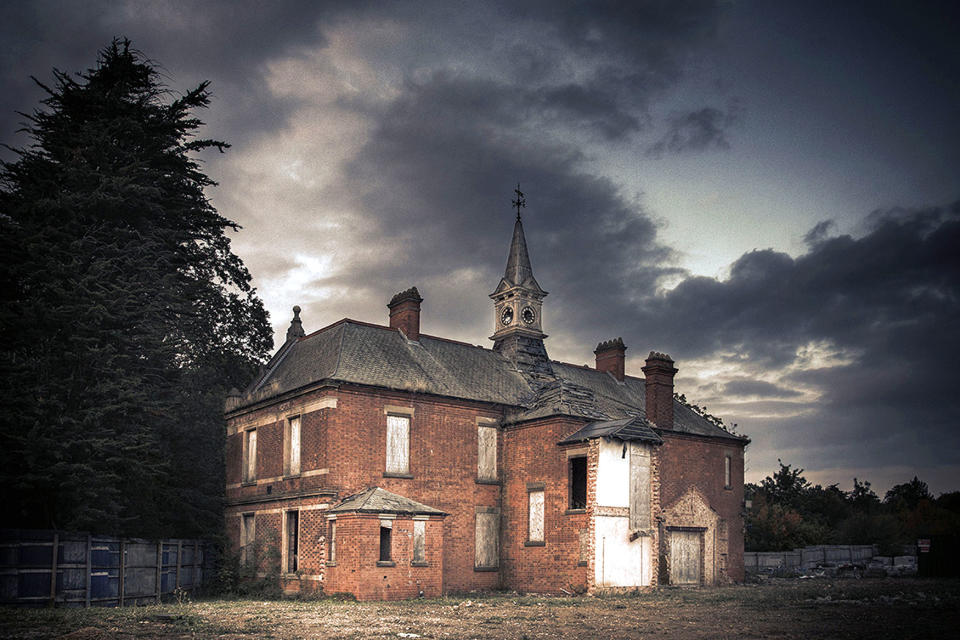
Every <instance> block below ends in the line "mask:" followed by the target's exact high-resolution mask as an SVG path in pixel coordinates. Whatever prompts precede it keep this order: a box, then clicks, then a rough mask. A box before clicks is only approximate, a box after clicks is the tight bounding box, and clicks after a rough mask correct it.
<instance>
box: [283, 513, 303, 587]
mask: <svg viewBox="0 0 960 640" xmlns="http://www.w3.org/2000/svg"><path fill="white" fill-rule="evenodd" d="M286 526H287V536H286V549H285V552H286V553H285V555H286V571H287V573H295V572H296V571H297V568H298V560H299V555H300V512H299V511H287V522H286Z"/></svg>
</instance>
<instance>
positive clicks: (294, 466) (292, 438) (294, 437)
mask: <svg viewBox="0 0 960 640" xmlns="http://www.w3.org/2000/svg"><path fill="white" fill-rule="evenodd" d="M299 474H300V416H294V417H293V418H290V419H289V420H287V425H286V429H284V432H283V475H285V476H295V475H299Z"/></svg>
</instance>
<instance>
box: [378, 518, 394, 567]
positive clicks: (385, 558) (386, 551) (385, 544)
mask: <svg viewBox="0 0 960 640" xmlns="http://www.w3.org/2000/svg"><path fill="white" fill-rule="evenodd" d="M392 537H393V522H391V521H390V520H381V521H380V562H384V563H390V564H392V563H393V560H392V559H391V557H390V547H391V538H392Z"/></svg>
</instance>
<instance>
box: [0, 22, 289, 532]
mask: <svg viewBox="0 0 960 640" xmlns="http://www.w3.org/2000/svg"><path fill="white" fill-rule="evenodd" d="M54 79H55V83H54V84H53V85H52V86H49V87H48V86H45V85H43V84H40V83H39V82H38V84H40V86H41V87H43V89H44V90H45V91H46V94H47V97H46V98H45V99H44V100H43V101H42V103H41V105H42V106H41V107H39V108H38V109H37V110H35V111H34V112H33V113H32V114H22V115H24V117H25V118H27V124H26V127H25V131H26V133H27V134H28V136H29V137H30V140H31V142H30V144H29V145H28V146H26V147H24V148H19V149H14V150H13V151H14V152H15V158H14V160H13V161H11V162H3V163H2V167H0V290H2V292H0V302H2V308H0V340H2V344H0V385H2V388H0V403H2V406H0V479H2V481H3V486H4V493H5V499H4V502H5V505H4V506H5V508H4V510H3V514H4V515H3V524H4V526H17V527H52V528H64V529H80V530H90V531H97V532H105V533H117V534H135V535H142V536H160V535H179V536H193V535H211V534H213V533H215V532H216V531H217V529H218V528H219V526H220V521H221V503H222V495H223V438H224V434H223V420H222V408H223V398H224V396H225V395H226V391H227V389H229V388H230V387H232V386H242V385H243V384H245V382H246V381H247V380H249V378H250V377H251V375H252V373H253V371H254V370H255V368H256V367H257V365H258V364H260V363H261V362H262V361H263V360H264V358H265V357H266V355H267V354H268V352H269V350H270V349H271V347H272V337H271V331H270V327H269V323H268V322H267V315H266V312H265V310H264V308H263V304H262V303H261V301H260V300H259V298H258V297H257V296H256V294H255V291H254V290H253V289H252V288H251V286H250V275H249V273H248V272H247V270H246V268H245V267H244V265H243V263H242V261H241V260H240V258H239V257H237V256H236V255H235V254H234V253H233V252H232V251H231V248H230V241H229V238H228V237H227V235H226V232H227V230H236V229H237V228H238V227H237V225H236V224H235V223H233V222H232V221H230V220H228V219H227V218H225V217H223V216H221V215H220V214H219V213H218V212H217V211H216V210H215V209H214V208H213V206H212V205H211V203H210V202H209V200H208V199H207V197H206V195H205V192H204V189H205V188H206V187H208V186H211V185H213V184H214V183H213V182H212V181H211V180H210V178H208V177H207V176H206V175H205V174H204V173H203V172H202V171H201V168H200V166H199V164H198V159H197V157H196V155H197V153H198V152H201V151H203V150H205V149H211V148H213V149H219V150H221V151H223V149H224V148H226V147H227V146H228V145H226V144H225V143H223V142H219V141H216V140H209V139H202V138H197V137H196V132H197V130H198V129H199V127H200V126H201V125H202V124H203V123H202V122H201V121H200V120H199V119H197V117H196V116H195V115H194V112H195V111H196V110H198V109H202V108H205V107H207V106H208V104H209V100H210V95H209V92H208V90H207V83H203V84H201V85H200V86H198V87H197V88H195V89H193V90H192V91H189V92H187V93H186V94H184V95H182V96H180V97H174V96H173V94H172V93H171V92H170V91H169V90H167V88H166V87H165V86H164V85H163V84H162V83H161V81H160V77H159V75H158V73H157V70H156V68H155V66H154V65H153V64H152V63H151V62H149V61H147V60H146V59H145V58H144V57H143V56H142V55H141V54H140V53H139V52H137V51H135V50H134V49H132V48H131V46H130V43H129V41H126V40H115V41H114V42H113V43H111V44H110V45H109V46H108V47H107V48H106V49H104V50H103V51H101V52H100V54H99V57H98V60H97V63H96V66H95V67H94V68H92V69H88V70H87V71H86V72H83V73H80V74H76V75H75V76H71V75H69V74H67V73H64V72H61V71H56V70H55V71H54Z"/></svg>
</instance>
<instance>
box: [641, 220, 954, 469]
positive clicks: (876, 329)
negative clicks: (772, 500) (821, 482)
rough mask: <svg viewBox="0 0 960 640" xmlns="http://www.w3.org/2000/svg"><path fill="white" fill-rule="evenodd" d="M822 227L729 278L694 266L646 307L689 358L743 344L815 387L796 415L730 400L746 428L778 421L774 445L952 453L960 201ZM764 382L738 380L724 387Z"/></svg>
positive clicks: (837, 453) (753, 361)
mask: <svg viewBox="0 0 960 640" xmlns="http://www.w3.org/2000/svg"><path fill="white" fill-rule="evenodd" d="M826 228H827V226H826V225H824V224H823V223H821V224H819V225H817V226H816V227H815V228H814V229H813V230H812V231H811V232H810V233H809V234H808V236H807V237H808V238H815V239H816V242H813V243H812V244H811V246H810V249H809V252H808V253H806V254H804V255H802V256H800V257H798V258H796V259H794V258H791V257H790V256H788V255H786V254H783V253H777V252H774V251H769V250H768V251H754V252H751V253H748V254H745V255H744V256H742V257H741V258H740V259H739V260H737V261H736V262H735V263H734V264H733V265H732V267H731V270H730V277H729V278H728V279H727V280H725V281H717V280H713V279H707V278H691V279H688V280H686V281H684V282H682V283H681V284H680V285H679V286H678V287H676V288H675V289H674V290H673V291H671V292H669V293H667V294H666V295H663V296H661V297H659V298H657V299H656V300H655V301H653V303H652V304H649V305H647V306H646V308H645V310H644V312H643V313H642V314H641V315H642V317H645V318H647V321H648V322H649V323H650V324H651V325H654V326H657V327H658V330H657V331H656V332H655V333H656V334H657V335H658V339H659V340H660V341H662V342H661V344H665V345H667V348H670V349H674V350H675V351H676V353H679V354H681V358H683V357H702V356H709V355H712V354H715V353H717V352H719V351H720V350H721V349H724V348H726V349H729V348H734V349H736V350H738V351H739V352H740V353H741V354H743V355H744V357H745V362H747V363H748V364H749V366H750V367H751V368H753V370H754V371H758V372H759V371H764V372H767V373H769V372H771V371H773V372H776V371H781V372H783V373H784V378H783V381H784V382H785V383H787V384H790V383H796V384H800V385H801V386H802V387H804V388H805V389H812V390H814V391H815V392H816V393H818V394H819V398H818V400H817V402H816V403H815V405H812V406H811V407H809V409H810V410H809V411H806V412H803V413H802V414H801V415H799V416H794V417H790V418H777V417H775V416H774V417H772V418H769V419H760V418H757V419H750V418H747V417H742V416H743V415H745V414H746V415H749V414H750V413H751V412H754V411H755V410H756V409H757V408H756V407H751V406H750V405H748V404H745V405H737V404H727V405H726V406H725V408H727V409H728V410H729V411H730V414H731V415H730V418H731V419H732V420H734V421H737V422H739V423H740V424H741V427H742V428H744V430H746V431H747V432H748V433H750V431H751V428H752V429H754V430H759V429H762V430H764V431H767V430H769V433H770V443H771V445H772V446H774V447H777V448H778V449H780V450H783V449H792V450H797V449H802V451H803V453H802V454H799V455H803V456H805V457H804V458H803V459H802V464H803V465H804V466H806V467H808V468H810V469H818V468H824V467H830V466H834V465H847V466H856V465H860V466H869V465H871V464H894V463H896V464H900V465H908V466H909V465H913V468H916V469H917V470H918V471H917V472H918V473H921V475H922V469H924V468H926V467H927V466H929V465H935V464H947V463H955V462H956V460H958V459H960V434H958V433H957V430H956V425H957V423H958V421H960V396H958V395H957V394H956V374H955V367H956V362H957V361H958V360H960V334H958V332H957V327H960V253H958V252H957V250H956V247H958V246H960V203H956V204H953V205H951V206H947V207H932V208H925V209H893V210H883V211H877V212H874V213H873V214H871V215H870V216H869V217H868V219H867V221H866V228H867V233H866V234H865V235H864V236H862V237H859V238H853V237H850V236H847V235H844V236H839V237H835V238H826V237H825V233H824V231H825V230H826ZM680 361H681V362H682V359H681V360H680ZM765 386H766V385H765V383H759V382H753V383H748V382H744V381H737V380H735V381H731V382H730V383H728V384H727V385H726V386H725V387H724V391H726V392H727V393H731V394H734V395H750V394H749V393H748V392H747V390H748V389H751V388H752V389H753V390H756V391H760V392H761V393H762V390H763V388H765ZM758 395H759V393H758ZM726 400H727V401H730V400H733V399H732V398H726ZM738 412H740V414H741V415H738ZM761 413H762V411H761ZM934 443H936V444H935V446H932V445H933V444H934ZM854 444H856V445H857V446H856V447H852V448H851V446H850V445H854Z"/></svg>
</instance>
